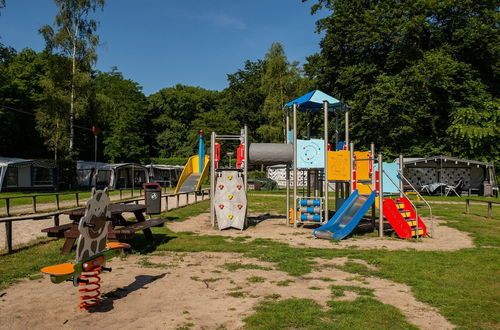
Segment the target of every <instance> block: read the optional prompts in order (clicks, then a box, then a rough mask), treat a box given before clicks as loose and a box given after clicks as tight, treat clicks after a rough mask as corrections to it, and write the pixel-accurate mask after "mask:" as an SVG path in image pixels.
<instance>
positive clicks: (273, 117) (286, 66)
mask: <svg viewBox="0 0 500 330" xmlns="http://www.w3.org/2000/svg"><path fill="white" fill-rule="evenodd" d="M299 81H300V72H299V69H298V63H290V62H288V59H287V57H286V54H285V50H284V48H283V45H282V44H281V43H278V42H275V43H273V44H272V45H271V47H270V48H269V50H268V52H267V53H266V55H265V59H264V72H263V75H262V78H261V87H260V89H261V92H262V93H263V94H264V95H265V99H264V104H263V112H264V115H265V117H266V119H267V121H266V123H265V124H264V125H262V126H260V127H259V128H258V129H257V132H258V133H259V135H260V136H262V138H263V139H264V140H265V141H266V142H283V140H284V136H285V133H284V127H285V124H284V118H285V111H284V110H283V106H284V105H285V103H286V102H288V101H290V100H292V99H294V98H296V97H297V96H299V95H298V94H299V93H300V90H299V88H298V87H299V86H300V84H299Z"/></svg>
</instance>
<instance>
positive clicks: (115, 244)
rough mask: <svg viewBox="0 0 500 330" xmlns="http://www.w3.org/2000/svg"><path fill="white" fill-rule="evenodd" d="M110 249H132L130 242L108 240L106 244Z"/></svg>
mask: <svg viewBox="0 0 500 330" xmlns="http://www.w3.org/2000/svg"><path fill="white" fill-rule="evenodd" d="M106 247H107V248H108V249H130V244H127V243H121V242H108V243H107V244H106Z"/></svg>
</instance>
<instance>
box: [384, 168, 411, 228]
mask: <svg viewBox="0 0 500 330" xmlns="http://www.w3.org/2000/svg"><path fill="white" fill-rule="evenodd" d="M382 173H383V174H385V176H386V177H387V178H388V179H389V180H390V181H391V182H392V184H393V185H394V186H396V187H397V188H398V190H399V192H400V193H401V194H402V195H403V196H405V197H406V198H407V199H408V201H409V202H410V204H411V206H412V207H413V209H414V210H415V223H416V225H417V226H416V228H415V234H416V235H415V236H416V238H418V231H419V227H418V209H417V207H416V205H415V204H413V202H412V201H411V199H409V198H408V196H406V194H405V193H404V191H403V190H402V189H401V188H400V187H399V185H398V184H397V183H396V182H394V180H393V179H392V178H391V177H390V176H389V174H387V172H386V171H384V170H382ZM383 195H384V193H383V192H381V194H380V196H379V198H383ZM382 205H383V203H382ZM380 212H383V210H380Z"/></svg>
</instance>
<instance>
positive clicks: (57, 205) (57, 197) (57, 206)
mask: <svg viewBox="0 0 500 330" xmlns="http://www.w3.org/2000/svg"><path fill="white" fill-rule="evenodd" d="M56 208H57V210H59V209H60V208H59V194H56Z"/></svg>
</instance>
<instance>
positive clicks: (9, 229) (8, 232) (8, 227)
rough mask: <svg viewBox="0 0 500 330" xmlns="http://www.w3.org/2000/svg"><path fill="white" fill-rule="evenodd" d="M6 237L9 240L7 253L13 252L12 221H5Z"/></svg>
mask: <svg viewBox="0 0 500 330" xmlns="http://www.w3.org/2000/svg"><path fill="white" fill-rule="evenodd" d="M5 238H6V240H7V253H11V252H12V221H6V222H5Z"/></svg>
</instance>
